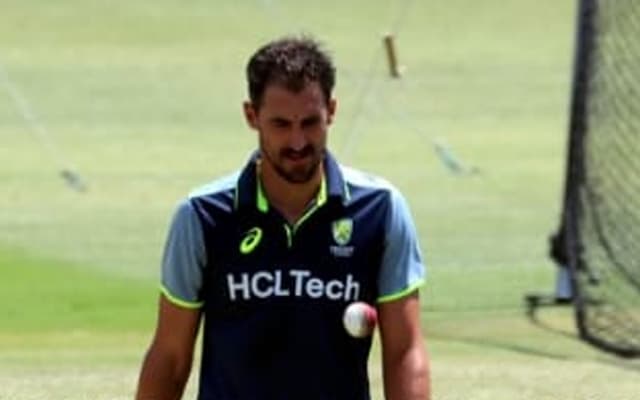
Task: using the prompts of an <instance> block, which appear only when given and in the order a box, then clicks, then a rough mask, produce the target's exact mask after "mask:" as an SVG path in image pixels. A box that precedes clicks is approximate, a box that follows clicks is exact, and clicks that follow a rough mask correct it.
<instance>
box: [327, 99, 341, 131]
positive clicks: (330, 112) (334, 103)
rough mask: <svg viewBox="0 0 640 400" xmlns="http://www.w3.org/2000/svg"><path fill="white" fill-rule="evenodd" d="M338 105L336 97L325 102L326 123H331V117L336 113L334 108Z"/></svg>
mask: <svg viewBox="0 0 640 400" xmlns="http://www.w3.org/2000/svg"><path fill="white" fill-rule="evenodd" d="M337 107H338V102H337V101H336V99H330V100H329V104H327V125H331V123H332V122H333V117H334V116H335V114H336V108H337Z"/></svg>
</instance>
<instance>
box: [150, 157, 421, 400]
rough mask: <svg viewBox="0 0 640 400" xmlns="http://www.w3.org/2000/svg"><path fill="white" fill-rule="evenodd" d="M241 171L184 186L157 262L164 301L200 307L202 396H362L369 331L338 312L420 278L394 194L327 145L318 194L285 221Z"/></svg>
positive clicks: (388, 297)
mask: <svg viewBox="0 0 640 400" xmlns="http://www.w3.org/2000/svg"><path fill="white" fill-rule="evenodd" d="M258 162H259V160H258V158H257V156H253V157H252V158H251V159H250V160H249V162H248V163H247V165H246V166H245V168H244V169H242V170H241V171H239V172H237V173H235V174H232V175H230V176H228V177H226V178H223V179H220V180H217V181H214V182H213V183H211V184H209V185H206V186H203V187H201V188H199V189H197V190H196V191H194V192H193V193H191V194H190V195H189V197H188V199H186V200H185V201H183V202H182V203H181V204H180V205H179V207H178V209H177V211H176V213H175V216H174V219H173V222H172V225H171V228H170V231H169V235H168V239H167V244H166V247H165V252H164V258H163V265H162V285H161V290H162V292H163V293H164V295H165V296H166V297H167V298H168V299H169V301H171V302H173V303H174V304H176V305H178V306H181V307H186V308H201V309H202V310H203V312H204V332H203V344H202V346H203V348H202V362H201V371H200V388H199V397H198V398H199V399H201V400H208V399H215V400H227V399H230V400H231V399H233V400H244V399H251V400H255V399H278V400H283V399H308V400H314V399H318V400H320V399H323V400H340V399H345V400H360V399H362V400H365V399H370V394H369V380H368V375H367V360H368V355H369V350H370V347H371V338H370V337H369V338H364V339H356V338H352V337H350V336H349V335H348V334H347V332H346V331H345V330H344V328H343V327H342V313H343V311H344V309H345V308H346V306H347V305H348V304H349V303H351V302H354V301H365V302H367V303H370V304H375V303H381V302H387V301H393V300H396V299H399V298H402V297H404V296H407V295H409V294H411V293H412V292H413V291H415V290H416V289H417V288H418V287H419V286H421V285H422V283H423V282H424V276H425V268H424V266H423V263H422V257H421V254H420V248H419V245H418V241H417V238H416V230H415V227H414V224H413V221H412V219H411V216H410V213H409V209H408V206H407V204H406V201H405V199H404V198H403V197H402V195H401V194H400V192H399V191H398V190H396V189H395V188H394V187H393V186H391V185H390V184H389V183H387V182H386V181H384V180H382V179H380V178H376V177H373V176H370V175H367V174H364V173H362V172H359V171H356V170H353V169H350V168H346V167H343V166H341V165H339V164H337V163H336V161H335V160H334V158H333V157H332V156H331V155H330V154H327V156H326V157H325V160H324V171H325V174H324V178H323V181H322V184H321V187H320V190H319V192H318V195H317V196H316V198H315V199H314V200H313V202H312V203H311V204H310V205H309V207H308V209H307V211H306V213H305V214H304V215H303V216H302V217H301V218H300V220H299V221H298V222H297V223H296V224H294V225H291V224H289V223H288V222H287V221H286V220H285V219H284V218H283V217H282V216H281V215H280V214H279V213H278V212H277V210H275V209H273V208H272V207H271V206H270V205H269V203H268V201H267V199H266V197H265V195H264V193H263V191H262V187H261V184H260V181H259V179H258V176H257V172H256V170H257V163H258Z"/></svg>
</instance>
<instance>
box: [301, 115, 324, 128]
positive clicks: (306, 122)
mask: <svg viewBox="0 0 640 400" xmlns="http://www.w3.org/2000/svg"><path fill="white" fill-rule="evenodd" d="M318 124H320V117H318V116H313V117H309V118H305V119H303V120H302V123H301V126H302V129H309V128H313V127H315V126H317V125H318Z"/></svg>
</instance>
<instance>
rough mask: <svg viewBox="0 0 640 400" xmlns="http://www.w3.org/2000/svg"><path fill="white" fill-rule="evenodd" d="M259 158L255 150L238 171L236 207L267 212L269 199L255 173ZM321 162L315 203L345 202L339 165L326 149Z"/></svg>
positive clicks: (347, 192) (346, 193) (346, 189)
mask: <svg viewBox="0 0 640 400" xmlns="http://www.w3.org/2000/svg"><path fill="white" fill-rule="evenodd" d="M259 159H260V153H259V152H258V151H255V152H254V153H253V154H252V155H251V157H250V158H249V161H248V162H247V163H246V165H245V167H244V168H243V169H242V171H241V172H240V177H239V178H238V183H237V186H236V196H235V206H236V209H237V208H245V207H255V208H256V209H257V210H259V211H261V212H267V211H268V210H269V201H268V200H267V198H266V196H265V193H264V190H263V188H262V184H261V183H260V179H259V178H258V173H257V167H258V163H259ZM323 162H324V176H323V177H322V182H321V183H320V190H319V191H318V195H317V196H316V204H317V205H318V206H322V205H324V204H325V203H326V202H327V201H333V200H339V201H340V202H342V203H343V204H344V203H346V201H347V200H348V199H349V191H348V188H347V185H346V184H345V180H344V177H343V176H342V171H341V170H340V166H339V165H338V163H337V161H336V160H335V158H334V157H333V155H332V154H331V153H329V152H328V151H327V152H326V153H325V157H324V161H323Z"/></svg>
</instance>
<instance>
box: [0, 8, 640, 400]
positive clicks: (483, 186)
mask: <svg viewBox="0 0 640 400" xmlns="http://www.w3.org/2000/svg"><path fill="white" fill-rule="evenodd" d="M573 14H574V4H573V2H558V1H552V0H544V1H538V2H524V1H517V0H509V1H498V0H488V1H484V2H482V4H479V3H478V2H474V1H470V0H449V1H446V2H445V1H430V2H416V1H410V0H405V1H400V0H399V1H389V2H373V3H372V2H366V1H364V0H356V1H351V2H348V3H346V2H337V1H328V2H323V3H322V4H320V3H318V4H310V3H307V2H294V1H285V0H282V1H255V2H252V1H249V2H231V1H220V2H208V1H192V2H189V4H185V3H184V2H179V1H166V2H161V3H159V2H151V1H146V0H136V1H131V2H127V3H117V4H107V3H104V2H99V1H82V2H81V1H77V0H68V1H64V2H45V1H36V0H31V1H22V2H18V1H13V0H9V1H5V2H4V3H3V6H2V13H0V62H1V63H2V66H3V68H4V69H5V70H6V72H7V74H8V76H9V78H10V80H11V82H12V84H13V85H14V86H15V87H16V88H18V89H19V90H20V92H21V94H22V95H23V96H24V98H25V99H27V100H28V103H29V107H30V108H31V109H32V111H33V113H34V114H35V116H36V117H37V118H38V121H39V122H40V123H41V124H42V125H43V126H44V127H45V129H46V139H43V138H42V137H39V136H37V135H34V134H33V131H32V129H31V128H30V126H29V123H28V121H26V120H25V118H24V115H22V114H21V113H20V110H19V108H18V107H17V106H16V104H15V101H14V100H13V99H12V98H11V96H9V94H8V93H7V91H6V89H5V88H1V89H0V162H1V163H2V168H0V187H1V189H0V191H1V192H0V193H1V195H0V248H1V249H0V276H2V279H1V280H0V316H1V319H0V399H3V400H4V399H43V398H46V399H119V398H122V399H124V398H131V396H132V393H133V391H134V387H135V382H136V379H137V374H138V368H139V366H140V362H141V360H142V356H143V354H144V351H145V349H146V346H147V345H148V343H149V340H150V336H151V332H152V329H153V324H154V320H155V305H156V300H157V289H156V287H157V285H156V283H157V280H158V275H159V270H158V263H159V259H160V252H161V248H162V242H163V240H164V234H165V230H166V227H167V224H168V221H169V217H170V214H171V212H172V209H173V207H174V205H175V204H176V203H177V201H178V200H179V199H180V198H182V197H183V196H184V195H185V194H186V193H187V192H188V191H189V189H191V188H192V187H194V186H197V185H199V184H201V183H203V182H206V181H208V180H210V179H212V178H213V177H216V176H219V175H221V174H224V173H227V172H228V171H230V170H231V169H235V168H237V167H238V166H239V165H240V164H241V163H242V162H244V160H245V158H246V156H248V154H249V153H250V151H251V150H252V149H253V147H254V146H255V137H254V135H253V134H252V133H251V132H250V131H248V129H247V128H246V127H245V126H244V122H243V121H242V117H241V114H240V104H241V101H242V100H243V99H244V97H245V88H244V80H243V73H242V70H243V67H244V62H245V60H246V58H247V57H248V55H249V54H250V53H251V52H252V51H253V50H254V48H255V47H256V46H258V45H259V44H262V43H263V42H264V41H265V40H267V39H270V38H272V37H274V36H278V35H281V34H284V33H292V32H294V33H295V32H300V31H305V32H310V33H313V34H315V35H316V36H318V37H319V38H320V39H322V40H323V41H325V42H326V43H327V45H328V47H329V48H331V50H332V51H333V54H334V56H335V59H336V62H337V64H338V69H339V70H338V86H337V92H336V95H337V97H338V101H339V110H338V115H337V120H336V123H335V125H334V127H333V130H332V132H331V137H330V146H331V148H332V149H333V150H334V152H335V153H337V156H338V157H339V158H340V159H341V160H342V161H343V162H345V163H347V164H353V165H355V166H357V167H360V168H362V169H367V170H370V171H372V172H375V173H378V174H381V175H384V176H385V177H387V178H388V179H390V180H391V181H393V182H394V183H395V184H396V185H397V186H398V187H399V188H400V189H401V190H402V191H403V192H404V193H405V194H406V196H407V198H408V200H409V203H410V205H411V208H412V211H413V213H414V216H415V219H416V222H417V225H418V228H419V233H420V236H421V242H422V246H423V250H424V253H425V256H426V259H427V262H428V264H429V269H430V275H429V282H428V285H427V286H426V288H425V290H424V292H423V294H422V295H423V311H424V312H423V315H422V318H423V324H424V328H425V334H426V338H427V343H428V345H429V351H430V354H431V358H432V369H433V386H434V395H435V397H434V398H435V399H444V400H447V399H450V400H453V399H461V400H480V399H491V400H496V399H498V400H499V399H505V400H507V399H508V400H512V399H522V400H540V399H558V398H562V399H576V400H578V399H580V400H581V399H633V398H635V397H636V396H637V393H638V392H639V390H640V388H639V386H638V383H637V382H638V373H639V370H640V366H638V364H637V363H634V362H629V361H623V360H618V359H615V358H613V357H610V356H608V355H605V354H602V353H599V352H597V351H595V350H593V349H591V348H590V347H589V346H587V345H584V344H582V343H581V342H579V341H578V340H577V339H576V338H575V332H574V328H573V323H572V314H571V312H570V310H568V309H558V310H551V309H550V310H541V313H540V315H539V318H540V323H538V324H534V323H532V322H531V321H529V320H528V319H527V318H526V317H525V315H524V309H523V303H522V296H523V295H524V294H525V292H527V291H528V290H536V289H541V290H549V291H551V289H552V286H553V275H554V271H553V266H552V265H551V263H550V262H549V261H548V260H547V258H546V253H547V236H548V234H549V233H550V232H551V231H552V230H553V229H555V227H556V224H557V221H558V213H559V207H560V201H561V197H562V196H561V194H562V184H563V179H564V172H563V170H564V162H565V160H564V158H565V142H566V127H567V113H566V110H567V106H568V102H569V98H568V96H569V85H570V70H571V57H572V54H573V53H572V45H573V42H572V40H573V23H574V15H573ZM238 21H241V22H238ZM390 30H391V31H394V32H395V33H396V39H397V42H396V44H397V50H398V56H399V60H400V64H402V65H404V66H405V67H406V68H405V70H404V74H403V78H402V79H401V80H391V79H389V78H388V77H387V74H386V65H385V61H384V58H383V51H382V42H381V37H382V34H383V33H386V32H387V31H390ZM45 141H50V142H51V143H53V144H54V145H55V148H56V149H57V150H56V152H55V156H53V157H52V156H51V154H50V152H48V150H47V149H46V147H47V144H46V143H44V142H45ZM434 141H439V142H440V143H445V144H446V145H447V146H448V147H449V148H450V149H451V150H452V152H453V154H454V155H455V157H457V158H459V159H460V160H462V162H463V163H464V164H466V165H468V166H474V167H477V169H478V171H479V173H477V174H474V175H468V176H457V175H453V174H451V173H450V172H449V171H448V170H447V168H446V167H445V166H444V165H443V164H442V163H441V161H440V160H439V158H438V156H437V155H436V153H435V152H434V150H433V142H434ZM69 166H70V167H72V168H73V169H74V170H76V171H77V172H78V173H79V174H80V175H81V176H82V177H83V178H84V179H85V180H86V181H87V183H88V188H89V189H88V191H87V192H85V193H77V192H74V191H72V190H70V189H69V188H68V187H66V186H65V184H64V182H63V181H62V180H61V179H60V177H59V175H58V174H59V171H60V170H61V169H62V168H65V167H69ZM378 360H379V354H378V350H377V347H376V348H375V349H374V352H373V354H372V362H371V371H372V381H373V390H374V398H377V399H381V398H382V397H381V393H382V392H381V390H382V389H381V382H380V378H379V376H380V375H379V372H378V364H379V362H378ZM195 369H196V370H197V366H196V367H195ZM194 378H195V377H192V379H191V381H190V386H189V389H188V390H189V393H190V394H193V393H194V390H195V386H194V384H193V383H194V381H195V379H194Z"/></svg>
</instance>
